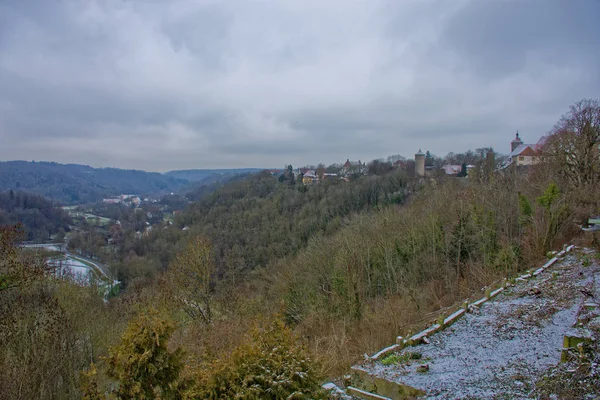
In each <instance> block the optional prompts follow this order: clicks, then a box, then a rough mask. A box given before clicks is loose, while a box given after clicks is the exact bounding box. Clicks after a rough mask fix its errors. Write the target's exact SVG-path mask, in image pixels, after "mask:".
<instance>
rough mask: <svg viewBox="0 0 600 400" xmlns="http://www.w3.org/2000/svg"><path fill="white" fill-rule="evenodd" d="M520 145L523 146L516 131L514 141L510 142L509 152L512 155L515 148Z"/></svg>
mask: <svg viewBox="0 0 600 400" xmlns="http://www.w3.org/2000/svg"><path fill="white" fill-rule="evenodd" d="M522 144H523V141H522V140H521V138H520V137H519V131H517V136H515V140H513V141H512V142H510V152H511V153H512V152H513V151H515V149H516V148H517V147H519V146H520V145H522Z"/></svg>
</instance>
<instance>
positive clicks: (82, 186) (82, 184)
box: [0, 161, 258, 204]
mask: <svg viewBox="0 0 600 400" xmlns="http://www.w3.org/2000/svg"><path fill="white" fill-rule="evenodd" d="M249 171H258V170H257V169H255V170H252V169H245V170H239V169H232V170H225V169H220V170H186V171H171V172H168V173H166V174H161V173H158V172H146V171H139V170H125V169H118V168H92V167H90V166H87V165H79V164H59V163H55V162H29V161H4V162H0V191H6V190H24V191H28V192H31V193H36V194H39V195H42V196H45V197H47V198H49V199H52V200H55V201H58V202H60V203H62V204H83V203H92V202H96V201H100V200H101V199H102V198H105V197H108V196H114V195H118V194H123V193H125V194H138V195H141V196H152V195H161V194H165V193H169V192H178V191H182V190H186V191H190V190H193V189H195V188H197V187H198V186H199V185H210V184H214V183H215V182H219V181H222V180H228V179H229V178H231V177H234V176H236V175H238V174H242V173H244V172H245V173H248V172H249Z"/></svg>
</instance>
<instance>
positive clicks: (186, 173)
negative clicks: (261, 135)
mask: <svg viewBox="0 0 600 400" xmlns="http://www.w3.org/2000/svg"><path fill="white" fill-rule="evenodd" d="M262 170H263V168H233V169H182V170H176V171H169V172H167V173H165V175H166V176H170V177H173V178H178V179H185V180H187V181H189V182H206V183H213V182H214V181H217V180H222V179H219V178H223V177H232V176H236V175H248V174H253V173H256V172H260V171H262ZM210 180H212V181H213V182H209V181H210Z"/></svg>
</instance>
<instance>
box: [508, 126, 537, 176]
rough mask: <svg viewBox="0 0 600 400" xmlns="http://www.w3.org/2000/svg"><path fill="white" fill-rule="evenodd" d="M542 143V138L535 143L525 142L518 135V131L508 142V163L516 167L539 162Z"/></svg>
mask: <svg viewBox="0 0 600 400" xmlns="http://www.w3.org/2000/svg"><path fill="white" fill-rule="evenodd" d="M542 144H543V138H542V140H540V141H539V142H538V143H537V144H525V143H523V141H522V140H521V138H520V137H519V132H518V131H517V134H516V136H515V139H514V140H513V141H512V142H511V143H510V155H509V156H508V164H512V165H516V166H517V167H520V166H526V165H535V164H538V163H539V162H540V148H541V146H542Z"/></svg>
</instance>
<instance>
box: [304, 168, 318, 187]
mask: <svg viewBox="0 0 600 400" xmlns="http://www.w3.org/2000/svg"><path fill="white" fill-rule="evenodd" d="M318 182H319V177H318V176H317V174H316V173H315V171H314V170H312V169H309V170H307V171H306V172H305V173H304V175H303V176H302V183H303V184H305V185H311V184H313V183H318Z"/></svg>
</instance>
